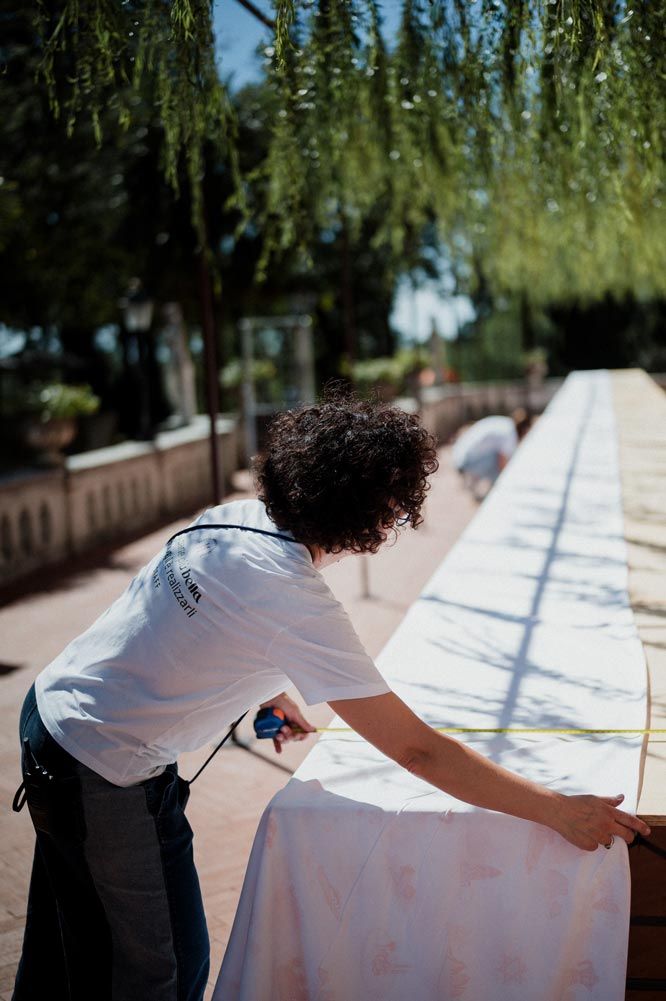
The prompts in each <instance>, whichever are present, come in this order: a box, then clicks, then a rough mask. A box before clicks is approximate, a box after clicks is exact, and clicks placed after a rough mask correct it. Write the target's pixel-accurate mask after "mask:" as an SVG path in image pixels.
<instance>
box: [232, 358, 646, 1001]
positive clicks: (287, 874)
mask: <svg viewBox="0 0 666 1001" xmlns="http://www.w3.org/2000/svg"><path fill="white" fill-rule="evenodd" d="M436 517H442V518H445V517H446V510H445V509H441V510H437V511H434V510H430V511H429V512H428V518H436ZM425 530H427V528H426V529H425ZM378 663H379V666H380V668H381V670H382V672H383V673H384V675H385V676H386V678H387V679H388V680H389V682H390V683H391V685H392V687H393V688H394V690H395V691H396V692H397V693H398V694H399V695H400V696H401V697H402V698H404V699H405V701H406V702H408V703H409V704H410V705H411V706H412V707H413V708H414V709H415V711H416V712H418V713H419V714H420V715H421V716H422V717H423V718H424V719H426V720H427V721H428V722H430V723H432V724H435V725H442V726H447V725H448V726H463V727H465V726H467V727H501V728H521V727H540V726H541V727H567V728H578V727H580V728H608V729H617V728H636V729H640V728H642V727H644V726H645V725H646V698H645V689H646V674H645V663H644V658H643V653H642V647H641V645H640V642H639V640H638V637H637V634H636V631H635V628H634V624H633V617H632V613H631V609H630V606H629V601H628V596H627V569H626V556H625V545H624V539H623V522H622V509H621V497H620V485H619V474H618V460H617V443H616V432H615V423H614V415H613V407H612V398H611V387H610V380H609V377H608V375H607V374H606V373H603V372H601V373H585V374H576V375H575V376H572V377H570V378H569V379H568V380H567V382H566V384H565V386H564V387H563V389H562V390H561V391H560V393H559V394H558V396H557V397H556V398H555V400H554V401H553V403H552V404H551V406H550V407H549V409H548V410H547V412H546V414H545V415H544V416H543V417H542V419H541V420H540V421H539V423H538V425H537V426H536V428H535V429H534V430H533V431H532V432H531V433H530V435H529V436H528V437H527V439H526V440H525V442H524V443H523V445H522V446H521V448H520V450H519V452H518V453H517V454H516V456H515V457H514V459H513V460H512V461H511V463H510V464H509V466H508V467H507V469H506V471H505V472H504V474H503V475H502V477H501V478H500V480H499V482H498V484H497V486H496V488H495V489H494V490H493V492H492V494H491V495H490V497H489V498H488V499H487V501H486V502H485V503H484V504H483V506H482V508H481V510H480V512H479V514H478V516H477V517H476V518H475V519H474V521H473V523H472V524H471V525H470V526H469V528H468V530H467V531H466V532H465V534H464V536H463V537H462V538H461V540H460V541H459V543H458V544H457V545H456V547H455V548H454V549H453V550H452V552H451V553H450V554H449V556H448V557H447V559H446V560H445V561H444V562H443V564H442V566H441V567H440V569H439V570H438V571H437V572H436V573H435V575H434V577H433V578H432V579H431V581H430V582H429V583H428V585H427V586H426V588H425V590H424V592H423V594H422V595H421V597H420V599H419V600H418V601H417V602H416V603H415V605H414V606H413V607H412V608H411V609H410V611H409V613H408V614H407V616H406V617H405V619H404V621H403V622H402V624H401V626H400V627H399V629H398V630H397V631H396V633H395V634H394V636H393V638H392V639H391V641H390V642H389V643H388V645H387V646H386V648H385V649H384V651H383V653H382V655H381V657H380V658H379V661H378ZM336 722H337V723H338V724H340V721H334V723H333V725H335V724H336ZM461 739H463V740H465V741H467V742H469V743H470V744H471V745H473V746H474V747H475V748H477V749H478V750H479V751H481V752H482V753H484V754H486V755H488V756H489V757H492V758H493V759H494V760H496V761H498V762H501V763H502V764H503V765H505V766H506V767H508V768H511V769H513V770H515V771H516V772H519V773H520V774H522V775H525V776H526V777H528V778H530V779H533V780H535V781H538V782H541V783H543V784H545V785H549V786H551V787H553V788H556V789H558V790H560V791H563V792H595V793H598V794H601V795H612V794H614V793H618V792H624V793H625V795H626V807H627V809H629V810H632V809H634V808H635V805H636V797H637V787H638V772H639V763H640V750H641V743H642V738H641V737H640V736H629V737H628V736H622V737H621V736H618V735H607V736H598V737H592V736H561V735H546V734H538V735H525V734H522V735H521V734H515V733H507V734H502V735H492V736H481V735H478V734H477V735H464V736H462V737H461ZM628 921H629V872H628V860H627V848H626V845H625V844H624V842H621V841H616V843H615V845H614V846H613V848H612V849H611V850H610V851H605V850H604V849H603V848H601V849H598V850H597V851H595V852H592V853H587V852H582V851H580V850H578V849H576V848H574V847H573V846H571V845H569V844H568V843H567V842H565V841H564V840H563V839H562V838H560V837H559V836H558V835H556V834H555V833H553V832H552V831H550V830H549V829H547V828H544V827H541V826H539V825H536V824H532V823H529V822H526V821H521V820H516V819H514V818H511V817H507V816H505V815H503V814H500V813H493V812H490V811H486V810H481V809H477V808H475V807H471V806H469V805H467V804H465V803H461V802H460V801H459V800H456V799H454V798H452V797H450V796H448V795H446V794H444V793H442V792H439V791H437V790H434V789H433V788H432V787H430V786H428V785H427V784H426V783H424V782H422V781H421V780H419V779H417V778H415V777H413V776H411V775H410V774H408V773H407V772H405V771H403V770H401V769H400V768H398V767H397V766H396V765H394V764H393V763H391V762H390V761H387V759H386V758H384V757H383V756H382V755H381V754H379V752H377V751H376V750H375V749H374V748H373V747H371V746H370V745H368V744H367V743H366V742H364V741H362V740H361V739H360V738H359V737H357V736H356V735H355V734H353V733H341V734H330V735H326V736H324V737H323V738H322V739H321V740H320V741H319V743H318V745H317V747H316V748H315V749H314V750H313V751H312V753H311V754H310V755H309V756H308V758H307V759H306V761H305V762H304V764H303V765H302V766H301V768H300V769H299V770H298V772H297V773H296V775H295V776H294V778H293V779H292V780H291V781H290V782H289V783H288V785H287V786H286V788H285V789H284V790H283V791H282V792H280V793H279V794H278V795H277V796H276V797H275V798H274V799H273V801H272V803H271V804H270V805H269V807H268V809H267V810H266V812H265V814H264V817H263V818H262V821H261V824H260V827H259V829H258V832H257V836H256V839H255V844H254V848H253V851H252V855H251V858H250V862H249V866H248V871H247V876H246V880H245V885H244V887H243V892H242V896H241V900H240V904H239V907H238V912H237V915H236V920H235V923H234V927H233V931H232V935H231V938H230V942H229V946H228V949H227V953H226V956H225V960H224V963H223V966H222V971H221V973H220V977H219V980H218V984H217V987H216V991H215V995H214V1001H268V999H271V1001H370V999H377V1001H380V999H381V1001H398V999H400V1001H403V999H405V998H408V999H410V1001H431V999H432V1001H434V999H438V1001H439V999H441V1001H445V999H449V998H452V999H453V998H461V999H467V1001H482V999H483V1001H487V999H492V1001H536V999H538V1001H551V999H552V1001H580V999H590V998H595V999H599V1001H614V999H617V1001H619V999H621V998H622V997H623V996H624V977H625V966H626V951H627V936H628Z"/></svg>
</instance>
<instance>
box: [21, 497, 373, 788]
mask: <svg viewBox="0 0 666 1001" xmlns="http://www.w3.org/2000/svg"><path fill="white" fill-rule="evenodd" d="M216 523H217V524H236V525H243V526H247V527H249V528H255V529H261V530H263V531H267V532H278V531H280V530H279V529H277V528H276V527H275V525H274V524H273V522H272V521H271V520H270V519H269V517H268V515H267V514H266V509H265V508H264V505H263V504H262V503H261V502H260V501H256V500H245V501H235V502H233V503H231V504H224V505H221V506H219V507H214V508H211V509H209V510H208V511H206V512H205V513H204V514H203V515H202V516H201V517H200V518H199V519H198V520H197V521H196V522H195V523H194V524H195V525H197V526H204V525H211V524H216ZM281 534H283V535H287V536H288V535H289V533H288V532H282V533H281ZM290 682H291V683H293V684H294V685H295V686H296V688H298V690H299V691H300V693H301V695H302V696H303V698H304V699H305V702H306V703H307V704H308V705H313V704H314V703H317V702H329V701H332V700H335V699H355V698H363V697H365V696H370V695H382V694H384V693H385V692H388V691H389V690H390V689H389V687H388V685H387V684H386V682H385V681H384V679H383V678H382V676H381V675H380V673H379V672H378V670H377V668H376V667H375V665H374V663H373V662H372V660H371V659H370V657H368V655H367V654H366V653H365V651H364V649H363V647H362V645H361V642H360V640H359V638H358V636H357V635H356V633H355V632H354V629H353V627H352V625H351V622H350V621H349V618H348V617H347V614H346V613H345V611H344V609H343V608H342V606H341V605H340V603H339V602H338V601H336V599H335V598H334V597H333V594H332V593H331V591H330V589H329V588H328V586H327V584H326V582H325V581H324V579H323V577H322V575H321V574H320V573H319V571H318V570H316V569H315V568H314V567H313V565H312V558H311V556H310V553H309V551H308V549H307V547H306V546H304V545H301V544H300V543H295V542H291V541H285V540H282V539H277V538H272V537H268V536H265V535H261V534H257V533H254V532H249V531H244V530H241V529H234V528H228V529H215V528H208V529H205V530H204V529H202V530H199V529H197V531H194V532H188V533H187V534H185V535H181V536H179V537H177V538H175V539H174V540H173V542H172V543H170V544H167V546H166V547H165V548H164V549H163V550H162V552H161V553H159V554H158V555H157V556H156V557H155V558H154V559H153V560H152V561H151V562H150V563H149V564H148V565H147V566H146V567H144V568H143V570H141V571H140V573H138V574H137V576H136V577H135V578H134V580H133V581H132V582H131V584H130V585H129V586H128V587H127V589H126V590H125V592H124V593H123V594H122V595H121V596H120V597H119V598H118V600H117V601H115V602H114V604H113V605H111V607H110V608H109V609H108V610H107V611H106V612H105V613H104V614H103V615H102V616H101V617H100V618H99V619H97V621H96V622H94V623H93V625H92V626H91V627H90V628H89V629H88V630H87V631H86V632H85V633H83V634H82V635H81V636H79V637H78V638H77V639H75V640H74V641H73V642H72V643H70V644H69V646H67V647H66V648H65V650H63V652H62V653H61V654H60V655H59V656H58V657H56V659H55V660H54V661H52V663H51V664H49V666H48V667H46V668H45V669H44V670H43V671H42V673H41V674H40V675H39V677H38V678H37V681H36V683H35V689H36V693H37V705H38V707H39V712H40V714H41V716H42V719H43V720H44V724H45V726H46V728H47V729H48V731H49V733H50V734H51V736H52V737H53V738H54V740H56V741H57V742H58V743H59V744H60V745H61V746H62V747H64V748H65V750H66V751H68V752H69V753H70V754H71V755H73V756H74V757H75V758H77V759H78V760H79V761H81V762H82V763H83V764H85V765H88V767H89V768H92V769H93V770H94V771H96V772H98V773H99V774H100V775H102V776H103V777H104V778H105V779H108V781H109V782H113V783H114V784H115V785H119V786H127V785H132V784H134V783H136V782H141V781H142V780H144V779H147V778H150V777H152V776H153V775H156V774H158V773H159V772H160V771H162V770H163V769H164V767H165V766H166V765H167V764H169V763H170V762H172V761H175V760H176V758H177V757H178V755H179V754H180V753H181V752H182V751H189V750H193V749H195V748H197V747H201V746H202V745H203V744H205V743H207V742H210V741H213V740H214V739H215V738H217V737H218V736H219V734H220V733H221V732H222V731H223V730H224V728H225V727H226V726H228V725H229V724H230V723H232V722H233V721H234V720H235V719H237V718H238V717H239V716H240V715H241V714H242V713H243V712H244V711H245V710H246V709H249V708H250V707H252V706H254V705H257V704H258V703H260V702H266V701H268V700H269V699H271V698H272V697H273V696H274V695H277V694H278V693H279V692H282V691H283V690H284V689H285V687H287V685H289V683H290Z"/></svg>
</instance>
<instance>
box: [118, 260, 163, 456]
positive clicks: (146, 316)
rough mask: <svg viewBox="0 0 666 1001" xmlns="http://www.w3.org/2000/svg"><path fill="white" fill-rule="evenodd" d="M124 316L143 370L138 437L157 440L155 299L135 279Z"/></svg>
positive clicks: (123, 305)
mask: <svg viewBox="0 0 666 1001" xmlns="http://www.w3.org/2000/svg"><path fill="white" fill-rule="evenodd" d="M118 305H119V306H120V309H121V311H122V314H123V323H124V325H125V330H126V331H127V333H128V334H131V335H133V336H134V337H135V339H136V345H137V348H138V351H137V355H138V357H137V358H136V362H137V363H138V364H137V367H138V370H139V397H140V398H139V427H138V437H139V438H140V439H142V440H144V441H149V440H151V439H152V437H153V418H152V407H151V392H150V351H149V350H148V344H147V335H148V331H149V330H150V325H151V323H152V321H153V307H154V303H153V300H152V299H151V298H150V297H149V296H148V295H147V294H146V292H145V290H144V288H143V285H142V283H141V280H140V279H139V278H132V279H131V280H130V283H129V286H128V288H127V293H126V295H125V296H124V297H123V298H122V299H121V300H120V302H119V303H118Z"/></svg>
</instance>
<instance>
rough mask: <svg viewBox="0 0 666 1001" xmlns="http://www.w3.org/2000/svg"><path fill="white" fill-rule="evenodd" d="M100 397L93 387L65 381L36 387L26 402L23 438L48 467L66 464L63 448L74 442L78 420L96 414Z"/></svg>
mask: <svg viewBox="0 0 666 1001" xmlns="http://www.w3.org/2000/svg"><path fill="white" fill-rule="evenodd" d="M99 404H100V401H99V397H97V396H95V394H94V393H93V391H92V389H91V388H90V386H87V385H83V386H68V385H66V384H65V383H62V382H51V383H45V384H44V383H43V384H33V385H32V386H30V387H29V389H28V393H27V396H26V397H25V398H24V400H23V406H22V411H23V416H24V421H23V437H24V440H25V442H26V444H27V445H29V446H30V448H32V449H34V450H35V451H36V452H37V453H38V457H39V461H40V462H41V463H42V464H44V465H48V466H58V465H61V464H62V462H63V454H62V453H63V449H65V448H67V446H68V445H69V444H71V442H72V441H73V440H74V438H75V436H76V430H77V418H79V417H83V416H85V415H89V414H94V413H96V412H97V410H98V409H99Z"/></svg>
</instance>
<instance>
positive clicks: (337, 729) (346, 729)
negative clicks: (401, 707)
mask: <svg viewBox="0 0 666 1001" xmlns="http://www.w3.org/2000/svg"><path fill="white" fill-rule="evenodd" d="M431 729H433V730H436V731H437V732H438V733H565V734H566V733H569V734H579V735H580V734H592V735H594V734H609V733H615V734H618V733H619V734H634V735H636V734H641V735H645V734H651V733H662V734H666V728H665V729H663V730H629V729H626V730H617V729H616V730H601V729H596V730H592V729H577V728H574V727H571V728H569V729H563V728H561V727H512V726H501V727H484V726H433V727H431ZM317 733H355V731H354V730H353V729H352V728H351V727H350V726H318V727H317Z"/></svg>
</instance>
